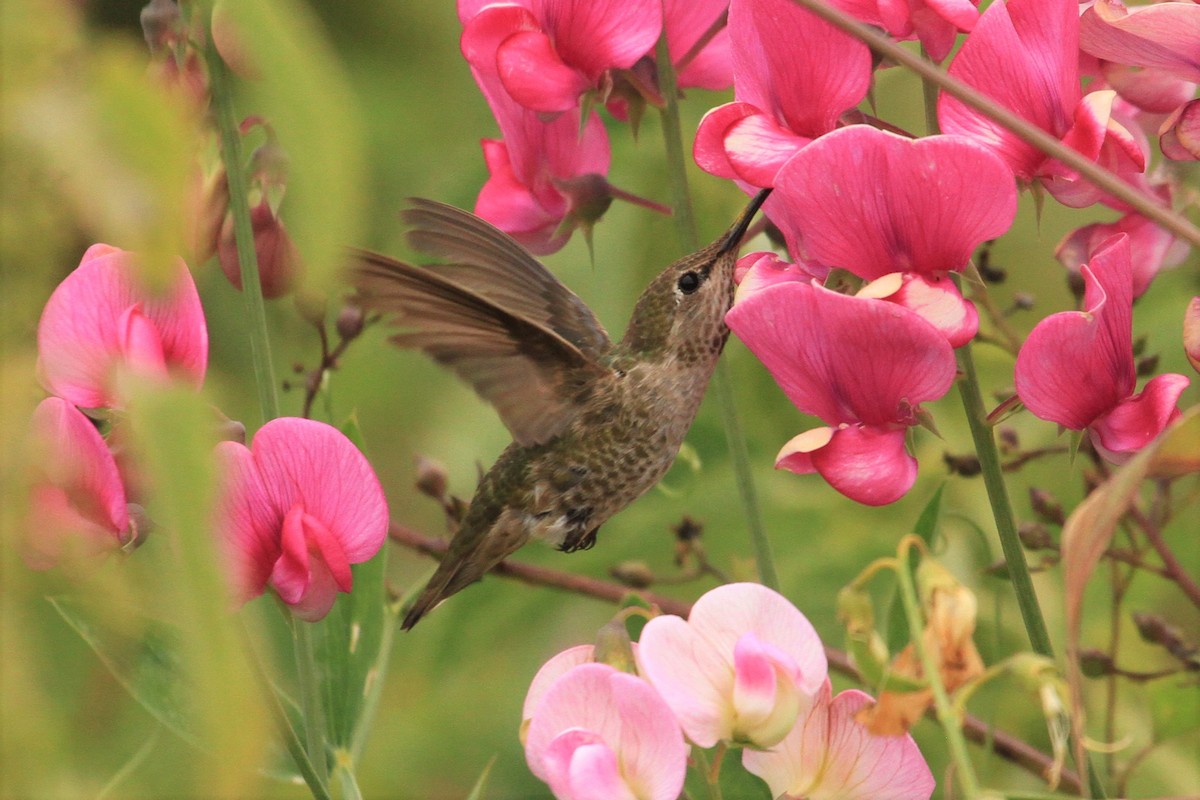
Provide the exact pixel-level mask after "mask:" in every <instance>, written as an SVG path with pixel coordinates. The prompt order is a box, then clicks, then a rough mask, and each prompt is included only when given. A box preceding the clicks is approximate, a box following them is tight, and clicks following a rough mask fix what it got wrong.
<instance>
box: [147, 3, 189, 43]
mask: <svg viewBox="0 0 1200 800" xmlns="http://www.w3.org/2000/svg"><path fill="white" fill-rule="evenodd" d="M138 19H139V20H140V21H141V23H142V34H143V35H144V36H145V37H146V45H147V46H149V48H150V52H151V53H157V52H158V51H159V50H161V49H163V48H165V47H171V46H173V45H174V44H175V43H176V42H178V41H179V40H180V38H181V32H182V27H183V18H182V16H181V15H180V13H179V4H178V3H176V2H175V0H150V2H149V3H147V4H146V5H145V6H143V7H142V12H141V14H139V15H138Z"/></svg>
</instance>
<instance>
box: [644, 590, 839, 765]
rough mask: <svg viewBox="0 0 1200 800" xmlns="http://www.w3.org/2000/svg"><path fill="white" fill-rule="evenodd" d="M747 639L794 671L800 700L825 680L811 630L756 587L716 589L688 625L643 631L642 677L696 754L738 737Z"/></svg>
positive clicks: (676, 621)
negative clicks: (739, 670) (737, 706)
mask: <svg viewBox="0 0 1200 800" xmlns="http://www.w3.org/2000/svg"><path fill="white" fill-rule="evenodd" d="M747 634H753V635H754V637H755V638H756V639H757V640H758V641H759V642H763V643H767V644H769V645H770V646H771V647H772V648H773V649H774V650H773V652H774V651H778V652H779V653H780V654H782V657H786V658H787V659H790V660H791V662H792V663H794V664H795V665H796V671H797V674H798V679H797V681H796V685H797V687H798V688H799V690H800V691H801V692H802V693H804V694H806V695H807V694H812V693H813V692H814V691H816V689H817V688H818V687H819V686H820V685H821V683H822V682H823V681H824V680H825V677H826V675H827V672H828V667H827V664H826V661H825V651H824V649H823V648H822V647H821V644H820V638H819V637H818V636H817V633H816V631H815V630H814V629H813V627H812V624H811V623H809V621H808V620H807V619H806V618H805V617H804V615H803V614H801V613H800V612H799V611H797V610H796V607H795V606H794V605H792V604H791V602H790V601H788V600H787V598H785V597H783V596H782V595H780V594H778V593H777V592H774V591H772V590H771V589H768V588H766V587H765V586H761V585H759V584H751V583H731V584H726V585H724V586H720V587H717V588H716V589H713V590H712V591H709V592H707V593H705V594H704V595H703V596H702V597H701V598H700V599H699V600H697V601H696V604H695V605H694V606H692V611H691V615H690V617H689V619H688V621H687V622H684V621H683V620H682V619H680V618H679V617H674V616H670V615H666V616H660V617H655V618H654V619H652V620H650V622H648V623H647V624H646V627H645V628H644V629H643V630H642V636H641V639H640V641H639V646H638V653H637V657H638V667H639V671H640V672H641V673H642V675H644V676H645V677H646V679H647V680H649V681H650V682H651V683H652V684H654V688H656V689H657V690H658V692H659V694H660V695H662V698H663V699H664V700H665V701H666V703H667V705H669V706H670V707H671V710H672V711H673V712H674V714H675V716H676V717H677V718H678V719H679V722H680V725H682V726H683V729H684V732H685V733H687V735H688V738H689V739H691V740H692V741H693V742H695V743H696V744H698V745H700V746H701V747H711V746H712V745H714V744H716V742H718V741H721V740H723V739H724V740H728V739H731V738H732V737H733V736H734V734H735V733H736V731H735V728H734V724H735V722H736V721H737V720H736V719H735V710H734V663H735V649H736V648H737V645H738V642H739V641H740V640H742V638H743V637H744V636H745V635H747Z"/></svg>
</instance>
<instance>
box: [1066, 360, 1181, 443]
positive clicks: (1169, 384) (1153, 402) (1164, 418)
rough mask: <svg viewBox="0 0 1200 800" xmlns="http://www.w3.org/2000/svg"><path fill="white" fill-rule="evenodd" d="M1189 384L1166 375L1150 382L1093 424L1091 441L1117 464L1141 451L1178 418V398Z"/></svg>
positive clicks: (1090, 430)
mask: <svg viewBox="0 0 1200 800" xmlns="http://www.w3.org/2000/svg"><path fill="white" fill-rule="evenodd" d="M1189 383H1191V381H1190V380H1189V379H1188V378H1187V377H1186V376H1184V375H1177V374H1175V373H1167V374H1165V375H1157V376H1155V377H1154V378H1151V379H1150V380H1149V381H1148V382H1147V383H1146V386H1145V388H1143V389H1142V391H1141V392H1140V393H1138V394H1135V395H1134V396H1133V397H1130V398H1128V399H1127V400H1124V401H1122V402H1121V403H1120V404H1119V405H1117V407H1116V408H1114V409H1112V410H1111V411H1109V412H1108V413H1107V414H1105V415H1104V416H1102V417H1100V418H1099V419H1097V420H1096V421H1095V422H1093V423H1092V424H1091V425H1090V426H1089V428H1088V430H1089V432H1090V433H1091V436H1092V441H1093V442H1094V443H1095V444H1096V446H1097V448H1098V449H1100V451H1101V452H1102V453H1103V454H1104V455H1105V457H1106V458H1108V459H1109V460H1110V461H1113V462H1115V463H1120V462H1121V461H1123V460H1124V458H1126V457H1128V456H1129V455H1130V454H1132V453H1134V452H1136V451H1138V450H1141V449H1142V448H1143V447H1145V446H1146V445H1147V444H1149V443H1150V441H1151V440H1152V439H1154V438H1155V437H1156V436H1158V435H1159V434H1160V433H1162V432H1163V428H1165V427H1167V425H1168V424H1169V423H1170V422H1171V421H1172V420H1174V419H1175V418H1176V417H1178V416H1179V408H1178V406H1177V403H1178V402H1179V395H1181V394H1183V390H1184V389H1186V388H1187V387H1188V384H1189Z"/></svg>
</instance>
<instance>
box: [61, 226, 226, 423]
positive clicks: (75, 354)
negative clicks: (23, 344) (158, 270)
mask: <svg viewBox="0 0 1200 800" xmlns="http://www.w3.org/2000/svg"><path fill="white" fill-rule="evenodd" d="M133 259H134V256H133V254H132V253H128V252H126V251H124V250H120V249H118V248H116V247H110V246H109V245H106V244H95V245H92V246H91V247H89V248H88V249H87V252H86V253H84V254H83V260H82V261H80V263H79V266H78V267H76V268H75V271H74V272H72V273H71V274H70V275H68V276H67V277H66V278H65V279H64V280H63V282H62V283H60V284H59V285H58V288H56V289H55V290H54V293H53V294H51V295H50V299H49V300H48V301H47V302H46V307H45V309H43V311H42V318H41V321H40V322H39V323H38V373H39V376H40V378H41V381H42V385H44V386H45V387H46V389H47V390H48V391H49V392H50V393H51V394H54V395H57V396H58V397H61V398H63V399H64V400H67V401H68V402H70V403H71V404H73V405H76V406H81V407H83V408H101V407H107V408H119V407H121V405H122V404H121V401H120V399H119V398H118V397H117V396H116V394H115V390H114V387H113V382H112V379H113V372H114V370H115V369H116V368H117V367H118V366H123V367H126V368H129V369H132V370H136V371H138V372H141V373H144V374H150V375H162V376H166V375H167V374H168V373H169V372H171V371H174V372H177V373H178V374H179V375H180V376H181V377H182V378H183V379H184V380H186V381H188V382H190V383H192V384H193V385H195V386H197V387H199V386H200V384H201V383H203V382H204V370H205V367H206V365H207V363H208V328H207V327H206V326H205V324H204V310H203V309H202V308H201V307H200V296H199V295H198V294H196V285H195V284H194V283H193V282H192V276H191V275H190V274H189V273H188V270H187V266H186V265H185V264H184V263H183V261H182V260H180V261H178V262H177V266H176V270H175V272H176V276H175V279H174V281H173V283H172V284H171V286H170V287H168V289H167V290H166V291H165V293H164V294H162V295H161V296H157V297H156V296H154V295H152V294H150V293H149V292H148V291H147V290H146V289H145V288H144V287H143V286H141V285H140V283H139V281H138V275H137V268H136V266H135V264H134V263H133Z"/></svg>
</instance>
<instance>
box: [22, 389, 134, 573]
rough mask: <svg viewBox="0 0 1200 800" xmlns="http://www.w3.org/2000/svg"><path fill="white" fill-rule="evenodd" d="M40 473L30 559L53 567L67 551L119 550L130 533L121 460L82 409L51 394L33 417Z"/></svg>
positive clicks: (32, 503)
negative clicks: (109, 447)
mask: <svg viewBox="0 0 1200 800" xmlns="http://www.w3.org/2000/svg"><path fill="white" fill-rule="evenodd" d="M30 435H31V441H32V445H33V450H32V453H33V457H34V469H35V477H34V480H33V487H32V493H31V498H30V509H29V511H30V519H29V520H28V523H27V524H28V528H29V531H30V536H29V539H28V541H27V545H28V547H27V549H26V551H25V554H24V555H25V560H26V562H27V563H28V564H29V566H30V567H32V568H34V569H48V568H49V567H52V566H54V564H56V563H57V562H58V561H59V559H60V558H61V557H62V556H63V555H65V554H78V555H90V554H93V553H98V552H104V551H106V550H115V549H117V548H119V547H120V546H121V545H122V544H124V543H125V541H126V540H127V538H128V536H129V533H130V531H129V511H128V506H127V505H126V499H125V488H124V486H123V485H122V483H121V475H120V472H119V471H118V470H117V464H116V461H115V460H114V459H113V455H112V453H111V452H110V451H109V449H108V445H106V444H105V442H104V439H103V437H101V436H100V432H99V431H97V430H96V426H95V425H93V424H92V422H91V420H89V419H88V418H87V417H85V416H84V415H83V414H82V413H81V412H80V411H79V409H77V408H75V407H74V406H73V405H71V404H70V403H68V402H66V401H65V400H62V399H60V398H57V397H47V398H46V399H45V400H43V401H42V402H41V403H39V404H38V407H37V408H36V409H35V410H34V412H33V419H32V421H31V422H30Z"/></svg>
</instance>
